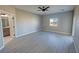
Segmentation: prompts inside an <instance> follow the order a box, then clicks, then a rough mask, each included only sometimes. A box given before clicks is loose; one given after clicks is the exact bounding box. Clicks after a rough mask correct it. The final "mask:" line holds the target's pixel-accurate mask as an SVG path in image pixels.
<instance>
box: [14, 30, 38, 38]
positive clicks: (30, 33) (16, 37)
mask: <svg viewBox="0 0 79 59" xmlns="http://www.w3.org/2000/svg"><path fill="white" fill-rule="evenodd" d="M34 32H38V31H33V32H30V33H25V34H21V35H16V36H15V37H16V38H18V37H22V36H24V35H28V34H31V33H34Z"/></svg>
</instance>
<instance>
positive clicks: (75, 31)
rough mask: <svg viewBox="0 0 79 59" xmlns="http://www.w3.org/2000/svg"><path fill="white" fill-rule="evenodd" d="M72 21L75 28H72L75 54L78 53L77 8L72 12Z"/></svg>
mask: <svg viewBox="0 0 79 59" xmlns="http://www.w3.org/2000/svg"><path fill="white" fill-rule="evenodd" d="M74 21H75V23H74V24H75V26H74V33H73V35H74V36H73V39H74V44H75V48H76V52H79V6H76V7H75V10H74Z"/></svg>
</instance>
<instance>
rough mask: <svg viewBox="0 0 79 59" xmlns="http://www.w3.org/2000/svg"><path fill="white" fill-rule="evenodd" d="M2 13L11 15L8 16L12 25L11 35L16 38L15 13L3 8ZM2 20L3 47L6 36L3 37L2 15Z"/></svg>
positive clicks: (0, 11)
mask: <svg viewBox="0 0 79 59" xmlns="http://www.w3.org/2000/svg"><path fill="white" fill-rule="evenodd" d="M0 13H4V14H7V15H8V16H9V17H8V18H9V25H10V36H11V38H12V39H13V38H15V37H16V36H15V34H16V31H15V28H16V21H15V20H16V18H15V14H12V13H9V12H6V11H3V10H0ZM13 18H14V19H13ZM0 21H1V31H2V40H3V47H4V46H5V42H4V38H3V27H2V19H1V16H0Z"/></svg>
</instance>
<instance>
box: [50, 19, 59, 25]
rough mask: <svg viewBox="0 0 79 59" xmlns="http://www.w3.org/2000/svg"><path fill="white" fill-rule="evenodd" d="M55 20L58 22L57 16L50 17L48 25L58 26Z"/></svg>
mask: <svg viewBox="0 0 79 59" xmlns="http://www.w3.org/2000/svg"><path fill="white" fill-rule="evenodd" d="M57 22H58V19H57V18H51V19H50V23H49V25H50V26H58V24H57Z"/></svg>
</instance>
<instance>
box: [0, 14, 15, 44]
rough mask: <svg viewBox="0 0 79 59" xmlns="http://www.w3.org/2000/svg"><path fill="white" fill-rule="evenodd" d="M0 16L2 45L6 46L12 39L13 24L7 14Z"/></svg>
mask: <svg viewBox="0 0 79 59" xmlns="http://www.w3.org/2000/svg"><path fill="white" fill-rule="evenodd" d="M0 16H1V21H2V32H3V34H2V36H3V41H4V44H7V43H8V42H10V41H11V40H12V39H13V35H14V34H13V33H14V31H13V22H12V18H11V15H9V14H7V13H1V14H0Z"/></svg>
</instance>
